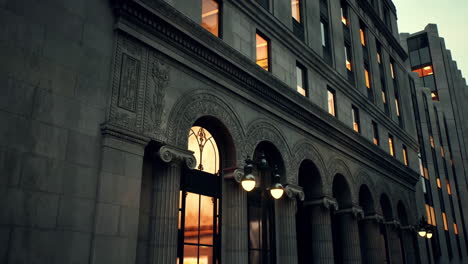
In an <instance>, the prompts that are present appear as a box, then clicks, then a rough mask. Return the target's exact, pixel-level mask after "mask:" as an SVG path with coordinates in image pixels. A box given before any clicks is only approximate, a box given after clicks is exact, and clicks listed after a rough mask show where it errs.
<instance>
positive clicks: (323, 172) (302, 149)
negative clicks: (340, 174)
mask: <svg viewBox="0 0 468 264" xmlns="http://www.w3.org/2000/svg"><path fill="white" fill-rule="evenodd" d="M292 153H294V154H293V160H292V162H291V163H292V165H291V167H292V173H299V168H300V166H301V163H302V162H303V161H305V160H310V161H312V162H313V163H314V165H315V166H316V167H317V169H318V171H319V174H320V179H321V182H322V188H321V189H322V192H323V191H324V188H323V186H330V185H331V183H329V179H328V177H327V175H328V173H327V167H326V165H325V162H324V161H323V158H322V155H321V154H320V152H319V151H318V150H317V148H316V147H315V146H314V145H313V144H312V143H311V142H309V141H308V140H301V141H299V142H297V143H296V144H294V147H293V148H292ZM298 176H299V175H298ZM298 176H297V177H296V180H298V179H297V178H298ZM295 183H296V184H297V183H298V182H295Z"/></svg>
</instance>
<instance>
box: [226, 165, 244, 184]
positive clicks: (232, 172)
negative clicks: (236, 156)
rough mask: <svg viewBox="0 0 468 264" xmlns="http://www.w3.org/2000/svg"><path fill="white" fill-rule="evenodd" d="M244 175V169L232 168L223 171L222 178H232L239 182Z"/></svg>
mask: <svg viewBox="0 0 468 264" xmlns="http://www.w3.org/2000/svg"><path fill="white" fill-rule="evenodd" d="M242 177H244V169H240V168H234V169H229V170H225V171H224V179H233V180H235V181H236V182H237V183H240V182H241V180H242Z"/></svg>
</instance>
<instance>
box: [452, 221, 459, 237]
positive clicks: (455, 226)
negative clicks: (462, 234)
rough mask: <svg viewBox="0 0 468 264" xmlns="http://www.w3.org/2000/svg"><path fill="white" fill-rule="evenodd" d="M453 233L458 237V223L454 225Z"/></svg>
mask: <svg viewBox="0 0 468 264" xmlns="http://www.w3.org/2000/svg"><path fill="white" fill-rule="evenodd" d="M453 232H454V233H455V235H458V226H457V224H456V223H453Z"/></svg>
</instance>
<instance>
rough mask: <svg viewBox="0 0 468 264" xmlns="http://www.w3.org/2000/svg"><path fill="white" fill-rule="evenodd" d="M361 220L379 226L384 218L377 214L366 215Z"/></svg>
mask: <svg viewBox="0 0 468 264" xmlns="http://www.w3.org/2000/svg"><path fill="white" fill-rule="evenodd" d="M361 220H368V221H375V222H377V223H379V224H381V223H383V222H384V217H383V216H382V215H379V214H372V215H366V216H364V218H362V219H361Z"/></svg>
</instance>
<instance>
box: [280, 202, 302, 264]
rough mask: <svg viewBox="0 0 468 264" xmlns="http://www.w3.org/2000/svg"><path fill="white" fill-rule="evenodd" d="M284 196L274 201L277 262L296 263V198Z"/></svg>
mask: <svg viewBox="0 0 468 264" xmlns="http://www.w3.org/2000/svg"><path fill="white" fill-rule="evenodd" d="M284 196H286V195H284ZM284 196H283V197H282V198H281V199H280V200H278V201H276V202H275V204H276V210H275V213H276V245H277V249H278V253H277V259H278V260H277V262H278V263H288V264H296V263H297V245H296V243H297V241H296V200H293V199H289V198H288V197H284Z"/></svg>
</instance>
